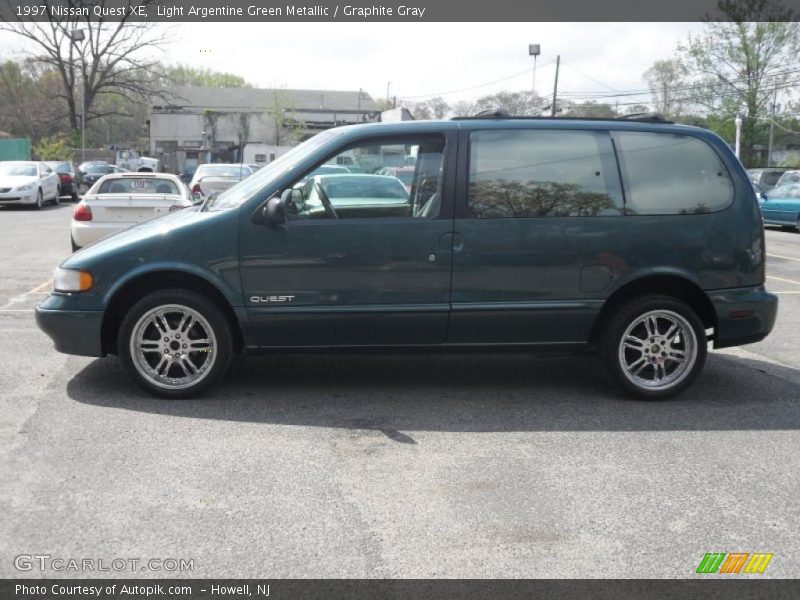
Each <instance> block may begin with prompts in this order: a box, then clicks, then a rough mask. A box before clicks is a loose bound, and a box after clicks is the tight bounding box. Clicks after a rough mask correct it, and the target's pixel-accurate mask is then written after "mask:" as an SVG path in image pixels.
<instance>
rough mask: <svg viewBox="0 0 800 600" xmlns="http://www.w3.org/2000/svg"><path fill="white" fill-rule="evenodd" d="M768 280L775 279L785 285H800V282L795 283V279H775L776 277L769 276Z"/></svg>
mask: <svg viewBox="0 0 800 600" xmlns="http://www.w3.org/2000/svg"><path fill="white" fill-rule="evenodd" d="M767 279H774V280H775V281H783V282H784V283H793V284H794V285H800V281H795V280H794V279H784V278H783V277H775V276H774V275H767Z"/></svg>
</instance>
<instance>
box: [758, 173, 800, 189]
mask: <svg viewBox="0 0 800 600" xmlns="http://www.w3.org/2000/svg"><path fill="white" fill-rule="evenodd" d="M789 183H800V171H786V172H784V173H783V174H782V175H781V176H780V177H779V178H778V182H777V183H776V184H775V187H780V186H782V185H786V184H789ZM762 189H763V188H762ZM764 191H765V192H769V190H764Z"/></svg>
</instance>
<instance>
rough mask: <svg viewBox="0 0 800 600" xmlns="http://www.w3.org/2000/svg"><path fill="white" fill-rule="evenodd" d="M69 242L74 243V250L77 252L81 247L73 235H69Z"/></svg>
mask: <svg viewBox="0 0 800 600" xmlns="http://www.w3.org/2000/svg"><path fill="white" fill-rule="evenodd" d="M69 243H70V244H71V245H72V251H73V252H77V251H78V250H80V249H81V247H80V246H78V244H76V243H75V238H74V237H72V236H69Z"/></svg>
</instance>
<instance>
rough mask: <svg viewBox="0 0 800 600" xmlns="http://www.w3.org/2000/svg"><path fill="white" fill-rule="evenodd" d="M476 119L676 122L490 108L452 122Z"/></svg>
mask: <svg viewBox="0 0 800 600" xmlns="http://www.w3.org/2000/svg"><path fill="white" fill-rule="evenodd" d="M476 119H511V120H517V121H522V120H534V121H535V120H541V121H549V120H552V119H560V120H564V121H642V122H648V123H664V124H666V125H673V124H674V121H669V120H668V119H665V118H664V115H662V114H661V113H657V112H642V113H631V114H629V115H619V116H616V117H550V116H547V117H533V116H527V117H520V116H515V115H510V114H509V113H508V110H506V109H505V108H503V107H497V108H490V109H487V110H482V111H481V112H479V113H476V114H474V115H472V116H471V117H452V118H451V120H452V121H472V120H476Z"/></svg>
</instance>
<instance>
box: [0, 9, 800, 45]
mask: <svg viewBox="0 0 800 600" xmlns="http://www.w3.org/2000/svg"><path fill="white" fill-rule="evenodd" d="M734 1H735V0H734ZM718 3H719V0H669V1H664V0H639V1H638V2H631V1H630V0H594V1H593V0H558V1H557V2H554V1H552V0H492V2H462V1H459V0H408V1H407V2H406V1H400V0H398V1H394V0H390V1H387V0H373V1H372V2H370V1H365V0H353V1H347V0H345V1H341V0H308V1H307V2H302V1H301V2H299V3H296V2H293V1H292V0H289V1H283V2H282V1H280V0H272V1H269V2H263V1H261V2H256V1H255V0H130V1H129V0H0V18H2V19H3V20H6V21H46V20H50V19H52V20H58V21H62V20H68V19H76V20H86V19H92V20H97V19H103V20H105V21H120V20H129V21H154V22H155V21H159V22H202V21H209V22H212V21H226V22H289V21H294V22H314V21H317V22H320V21H330V22H335V21H347V22H359V21H361V22H414V23H419V22H503V21H513V22H518V21H526V22H552V21H598V22H603V21H606V22H611V21H620V22H625V21H628V22H634V21H683V22H691V21H703V20H706V19H725V18H726V17H724V16H723V15H722V13H721V11H720V10H719V7H718ZM745 3H746V0H742V4H743V6H745ZM750 4H751V5H752V3H750ZM794 4H796V0H767V2H766V3H765V4H764V5H763V6H759V7H757V10H758V12H757V13H750V12H747V11H749V10H750V9H752V6H750V7H748V8H747V9H746V10H745V13H743V14H744V17H745V18H744V20H749V21H772V20H776V21H786V20H797V15H796V14H794V13H793V12H792V11H791V7H792V6H793V5H794ZM487 43H490V40H487Z"/></svg>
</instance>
